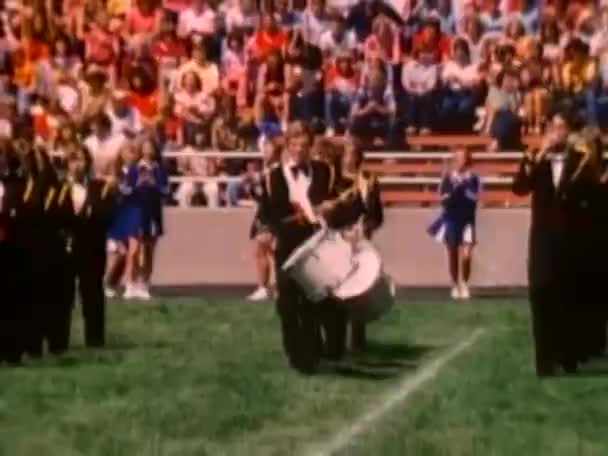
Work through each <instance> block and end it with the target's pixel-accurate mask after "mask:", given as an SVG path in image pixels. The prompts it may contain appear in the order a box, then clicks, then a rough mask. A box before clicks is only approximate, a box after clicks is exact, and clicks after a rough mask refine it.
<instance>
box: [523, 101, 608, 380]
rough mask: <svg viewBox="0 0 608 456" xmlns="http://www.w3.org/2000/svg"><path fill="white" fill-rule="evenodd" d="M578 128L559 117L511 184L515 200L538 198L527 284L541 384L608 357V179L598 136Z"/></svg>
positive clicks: (571, 118)
mask: <svg viewBox="0 0 608 456" xmlns="http://www.w3.org/2000/svg"><path fill="white" fill-rule="evenodd" d="M580 127H581V125H580V122H578V121H577V119H576V118H575V117H574V116H573V115H572V114H570V113H569V112H560V113H556V114H554V115H553V116H552V118H551V122H550V125H549V126H548V131H547V134H546V136H545V138H544V141H543V143H542V145H541V147H540V149H537V150H533V151H529V152H528V153H526V155H525V156H524V158H523V160H522V162H521V165H520V168H519V171H518V173H517V176H516V178H515V180H514V183H513V190H514V192H515V193H516V194H517V195H522V196H525V195H529V194H531V196H532V212H531V218H532V220H531V227H530V238H529V263H528V280H529V299H530V306H531V314H532V315H531V316H532V333H533V339H534V346H535V361H536V372H537V375H538V376H539V377H553V376H556V375H559V374H574V373H576V372H577V371H578V369H579V368H580V367H581V366H582V365H584V364H586V363H587V362H588V361H591V360H593V359H594V358H597V357H599V356H602V355H603V354H604V352H605V350H606V317H607V315H608V314H607V310H608V306H607V305H606V304H607V303H606V302H605V292H604V287H603V283H602V280H603V278H604V277H603V275H604V274H603V273H604V267H603V266H604V258H605V255H606V253H607V250H608V239H607V238H606V235H605V233H606V229H607V228H608V211H607V210H606V208H607V207H608V174H607V173H605V172H604V174H602V156H601V155H602V146H601V141H600V137H599V134H598V132H596V131H594V130H593V129H590V128H585V129H582V130H580Z"/></svg>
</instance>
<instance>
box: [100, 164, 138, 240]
mask: <svg viewBox="0 0 608 456" xmlns="http://www.w3.org/2000/svg"><path fill="white" fill-rule="evenodd" d="M138 178H139V173H138V169H137V165H136V164H132V165H128V166H124V167H123V168H122V170H121V173H120V176H119V180H120V184H119V186H118V189H119V195H120V197H119V201H118V206H117V208H116V212H115V214H114V217H113V220H112V223H111V225H110V229H109V232H108V238H109V239H110V240H112V241H117V242H125V241H127V240H128V239H129V238H138V237H140V236H141V235H142V233H143V208H142V204H141V203H142V201H141V195H140V194H139V192H138V191H137V190H138V188H137V181H138Z"/></svg>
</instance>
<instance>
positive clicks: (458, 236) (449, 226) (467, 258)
mask: <svg viewBox="0 0 608 456" xmlns="http://www.w3.org/2000/svg"><path fill="white" fill-rule="evenodd" d="M471 165H472V160H471V154H470V152H469V151H468V150H467V149H464V148H459V149H456V150H455V151H454V153H453V157H452V167H451V168H452V169H451V170H450V171H449V172H447V173H446V174H445V175H444V176H443V177H442V179H441V183H440V184H439V194H440V197H441V205H442V207H443V209H442V211H441V214H440V215H439V217H438V218H437V220H435V221H434V222H433V223H432V224H431V226H430V227H429V229H428V231H429V234H431V235H432V236H434V237H435V239H436V240H437V241H439V242H443V243H444V244H445V245H446V248H447V252H448V261H449V269H450V277H451V280H452V298H453V299H469V298H470V297H471V293H470V290H469V278H470V276H471V259H472V255H473V246H474V245H475V216H476V212H477V201H478V200H479V195H480V191H481V181H480V179H479V176H478V175H477V174H475V173H474V172H473V171H472V170H471Z"/></svg>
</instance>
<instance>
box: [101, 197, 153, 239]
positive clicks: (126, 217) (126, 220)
mask: <svg viewBox="0 0 608 456" xmlns="http://www.w3.org/2000/svg"><path fill="white" fill-rule="evenodd" d="M143 229H144V226H143V211H142V209H141V208H140V207H136V206H127V207H122V208H120V209H118V211H117V212H116V214H115V216H114V219H113V221H112V223H111V224H110V229H109V230H108V239H110V240H112V241H117V242H125V241H127V240H128V239H129V238H138V237H140V236H142V234H143Z"/></svg>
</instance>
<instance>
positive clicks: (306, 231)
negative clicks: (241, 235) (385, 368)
mask: <svg viewBox="0 0 608 456" xmlns="http://www.w3.org/2000/svg"><path fill="white" fill-rule="evenodd" d="M309 147H310V138H309V135H308V132H307V131H306V129H305V127H304V125H303V124H302V123H300V122H294V123H292V124H290V125H289V127H288V132H287V149H286V153H287V157H286V159H285V160H284V162H283V164H282V165H281V166H280V167H277V168H274V169H273V170H272V171H271V172H270V173H269V174H268V177H267V179H266V188H267V192H268V196H267V198H265V203H264V211H265V214H266V215H265V217H266V220H268V223H269V227H270V229H271V231H272V233H273V234H274V236H275V237H276V238H277V246H276V249H275V267H276V274H277V282H278V298H277V310H278V314H279V317H280V319H281V329H282V334H283V347H284V349H285V353H286V355H287V357H288V359H289V362H290V364H291V366H292V367H294V368H295V369H297V370H299V371H300V372H303V373H313V372H314V371H315V369H316V368H317V366H318V364H319V361H320V357H321V340H320V322H319V318H318V315H317V309H316V306H315V305H314V304H313V303H311V302H310V301H309V300H307V299H306V298H305V296H304V293H303V290H301V289H300V288H299V286H298V285H297V284H296V283H295V282H294V281H293V280H292V279H291V278H290V277H289V276H288V275H287V274H286V273H285V272H284V271H282V269H281V266H282V265H283V263H284V262H285V261H286V260H287V258H288V257H289V256H290V254H291V253H292V252H293V251H294V250H295V249H296V248H298V246H300V244H302V243H303V242H304V241H306V240H307V239H308V238H309V237H310V236H311V235H313V233H314V232H315V230H316V229H317V227H318V218H317V217H318V216H323V214H324V213H327V212H328V211H329V210H330V207H329V205H328V204H327V200H329V199H330V197H331V196H332V192H333V174H332V169H331V168H330V167H329V166H327V165H326V164H325V163H322V162H318V161H314V160H311V159H310V156H309ZM310 206H313V207H314V208H316V214H311V213H310V210H309V208H310ZM323 304H324V303H322V304H321V305H323ZM334 336H335V335H334V334H332V333H330V334H329V335H328V339H329V340H328V344H329V345H331V343H332V338H333V337H334Z"/></svg>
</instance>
